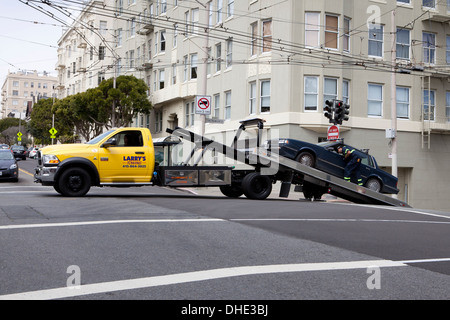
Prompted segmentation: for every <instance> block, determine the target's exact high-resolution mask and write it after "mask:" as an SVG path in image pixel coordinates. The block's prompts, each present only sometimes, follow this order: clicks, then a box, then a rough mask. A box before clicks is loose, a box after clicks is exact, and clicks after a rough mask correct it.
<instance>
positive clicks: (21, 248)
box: [0, 160, 450, 317]
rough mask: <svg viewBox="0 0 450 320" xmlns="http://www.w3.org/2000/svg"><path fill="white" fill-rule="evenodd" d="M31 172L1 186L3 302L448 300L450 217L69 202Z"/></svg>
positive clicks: (386, 210)
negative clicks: (34, 178)
mask: <svg viewBox="0 0 450 320" xmlns="http://www.w3.org/2000/svg"><path fill="white" fill-rule="evenodd" d="M34 165H35V160H26V161H21V162H20V168H21V172H20V180H19V182H18V183H11V182H0V299H95V300H111V299H120V300H122V299H124V300H125V299H138V300H152V301H154V300H177V301H178V302H180V303H179V304H178V305H177V306H176V307H175V308H174V309H173V310H172V312H174V313H175V314H179V315H183V312H190V313H191V314H194V312H200V310H201V309H193V308H194V306H193V303H192V302H193V301H195V302H196V304H195V306H197V307H200V306H203V305H206V301H211V300H212V301H220V302H223V303H225V302H226V301H230V300H231V301H236V300H242V301H247V300H249V301H259V303H260V304H264V301H267V300H270V301H272V300H282V301H292V300H324V299H333V300H334V299H336V300H342V299H344V300H347V299H349V300H354V299H373V300H385V299H389V300H390V299H392V300H400V299H442V300H446V299H449V298H450V289H449V288H450V236H449V235H450V214H449V213H445V212H427V211H424V210H415V209H400V208H391V207H380V206H364V205H355V204H350V203H347V202H341V201H327V202H325V201H322V202H307V201H303V200H293V199H292V198H291V199H288V200H285V199H278V198H276V196H274V197H272V198H271V199H268V200H265V201H254V200H248V199H245V198H240V199H229V198H226V197H224V196H221V195H219V194H218V193H217V191H216V190H203V189H201V190H194V191H195V192H196V193H197V194H193V193H191V192H187V191H180V190H173V189H171V190H169V189H165V188H158V187H141V188H123V189H117V188H93V189H92V190H91V191H90V193H89V194H88V195H87V196H86V197H83V198H66V197H62V196H60V195H58V194H57V193H56V192H55V191H54V190H53V189H52V188H51V187H42V186H40V185H37V184H33V178H32V176H31V173H30V172H32V168H33V167H34ZM191 191H192V190H191ZM185 300H187V301H189V302H190V303H188V302H186V301H185ZM264 305H265V304H264ZM188 307H190V309H189V308H188ZM183 308H185V309H183ZM255 310H258V309H255ZM263 310H264V309H263V308H261V312H262V311H263ZM275 310H276V309H275ZM275 310H274V309H273V308H272V309H270V310H269V314H270V315H272V316H273V315H274V314H276V311H275ZM203 311H204V312H207V311H208V310H207V309H204V310H203ZM228 311H230V312H232V311H233V310H231V309H228ZM247 311H248V310H247ZM208 312H212V309H211V310H209V311H208ZM226 312H227V309H226V306H222V307H221V308H220V310H219V308H216V310H215V314H214V317H217V316H219V315H225V313H226ZM242 312H243V311H242ZM255 312H256V311H255ZM205 315H206V314H205ZM209 315H211V313H210V314H209ZM231 315H233V313H230V316H231ZM227 316H228V314H227Z"/></svg>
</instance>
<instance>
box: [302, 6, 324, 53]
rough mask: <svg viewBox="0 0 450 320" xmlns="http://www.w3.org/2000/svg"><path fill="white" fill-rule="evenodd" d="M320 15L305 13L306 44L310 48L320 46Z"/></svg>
mask: <svg viewBox="0 0 450 320" xmlns="http://www.w3.org/2000/svg"><path fill="white" fill-rule="evenodd" d="M319 31H320V14H319V13H316V12H306V13H305V44H306V46H308V47H318V46H319Z"/></svg>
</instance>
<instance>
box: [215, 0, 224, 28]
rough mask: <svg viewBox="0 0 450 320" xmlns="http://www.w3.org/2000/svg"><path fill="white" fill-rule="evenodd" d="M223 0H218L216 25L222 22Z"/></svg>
mask: <svg viewBox="0 0 450 320" xmlns="http://www.w3.org/2000/svg"><path fill="white" fill-rule="evenodd" d="M222 9H223V0H217V11H216V18H217V20H216V23H221V22H222Z"/></svg>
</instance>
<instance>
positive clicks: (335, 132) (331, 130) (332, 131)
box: [327, 126, 339, 141]
mask: <svg viewBox="0 0 450 320" xmlns="http://www.w3.org/2000/svg"><path fill="white" fill-rule="evenodd" d="M327 139H328V140H329V141H330V140H331V141H333V140H337V139H339V126H329V127H328V131H327Z"/></svg>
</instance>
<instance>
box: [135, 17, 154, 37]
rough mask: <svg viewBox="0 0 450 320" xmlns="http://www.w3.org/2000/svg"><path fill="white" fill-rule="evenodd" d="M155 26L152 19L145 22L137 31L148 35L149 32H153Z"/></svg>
mask: <svg viewBox="0 0 450 320" xmlns="http://www.w3.org/2000/svg"><path fill="white" fill-rule="evenodd" d="M153 30H154V26H153V23H152V22H151V21H147V22H143V23H142V26H141V28H140V29H139V30H138V31H137V34H140V35H142V36H145V35H148V34H149V33H151V32H153Z"/></svg>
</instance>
